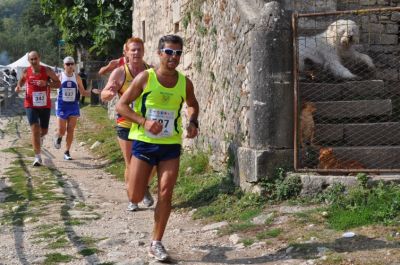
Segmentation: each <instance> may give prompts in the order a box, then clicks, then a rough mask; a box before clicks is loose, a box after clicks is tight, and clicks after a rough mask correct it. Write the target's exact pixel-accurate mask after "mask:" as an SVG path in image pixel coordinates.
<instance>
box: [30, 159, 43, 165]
mask: <svg viewBox="0 0 400 265" xmlns="http://www.w3.org/2000/svg"><path fill="white" fill-rule="evenodd" d="M41 165H43V162H42V159H41V158H38V157H35V160H34V161H33V163H32V166H34V167H40V166H41Z"/></svg>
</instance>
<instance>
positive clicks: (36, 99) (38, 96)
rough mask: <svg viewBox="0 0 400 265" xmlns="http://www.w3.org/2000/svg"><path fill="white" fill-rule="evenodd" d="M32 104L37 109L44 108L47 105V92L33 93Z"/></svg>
mask: <svg viewBox="0 0 400 265" xmlns="http://www.w3.org/2000/svg"><path fill="white" fill-rule="evenodd" d="M32 103H33V106H35V107H44V106H46V105H47V95H46V91H40V92H32Z"/></svg>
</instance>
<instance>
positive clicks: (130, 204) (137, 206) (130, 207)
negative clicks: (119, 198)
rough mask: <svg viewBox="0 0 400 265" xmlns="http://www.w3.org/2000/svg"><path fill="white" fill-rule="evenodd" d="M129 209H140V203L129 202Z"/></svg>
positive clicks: (132, 210) (131, 210)
mask: <svg viewBox="0 0 400 265" xmlns="http://www.w3.org/2000/svg"><path fill="white" fill-rule="evenodd" d="M126 210H127V211H130V212H134V211H137V210H139V205H137V204H136V203H133V202H129V204H128V207H127V208H126Z"/></svg>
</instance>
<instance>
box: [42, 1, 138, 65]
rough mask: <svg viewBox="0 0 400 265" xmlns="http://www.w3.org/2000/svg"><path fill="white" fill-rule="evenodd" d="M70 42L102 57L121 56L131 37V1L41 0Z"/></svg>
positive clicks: (46, 10)
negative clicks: (127, 40)
mask: <svg viewBox="0 0 400 265" xmlns="http://www.w3.org/2000/svg"><path fill="white" fill-rule="evenodd" d="M40 3H41V6H42V9H43V10H44V12H45V13H46V14H50V15H51V16H52V18H53V19H54V20H55V21H56V24H57V25H58V26H59V28H60V30H61V32H62V37H63V39H64V40H65V42H66V43H67V44H70V45H74V46H75V47H79V48H83V49H88V50H89V51H90V52H92V53H95V54H96V55H98V56H102V57H113V56H115V55H117V54H118V55H119V54H120V51H121V47H122V45H123V43H124V42H125V40H126V38H128V37H130V36H131V26H132V11H131V8H132V0H118V1H115V0H87V1H85V0H73V1H72V0H40Z"/></svg>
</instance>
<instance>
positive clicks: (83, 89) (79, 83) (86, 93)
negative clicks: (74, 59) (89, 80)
mask: <svg viewBox="0 0 400 265" xmlns="http://www.w3.org/2000/svg"><path fill="white" fill-rule="evenodd" d="M75 76H76V82H78V89H79V92H80V93H81V95H82V96H85V97H89V96H90V94H91V92H90V91H89V90H85V88H84V86H83V83H82V79H81V77H80V76H79V75H75Z"/></svg>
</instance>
